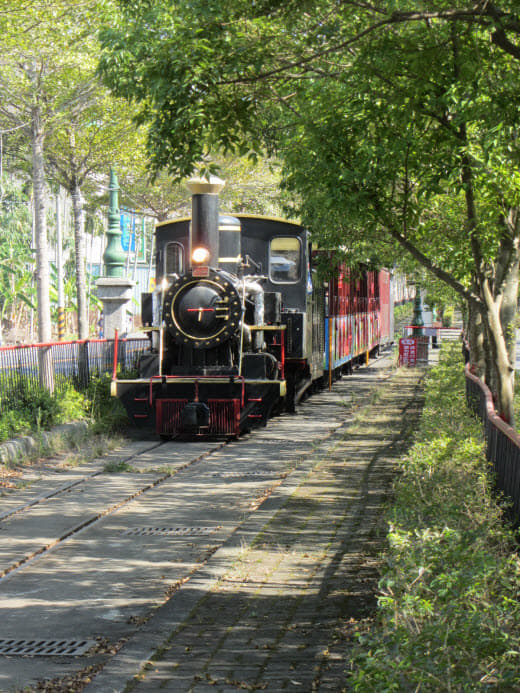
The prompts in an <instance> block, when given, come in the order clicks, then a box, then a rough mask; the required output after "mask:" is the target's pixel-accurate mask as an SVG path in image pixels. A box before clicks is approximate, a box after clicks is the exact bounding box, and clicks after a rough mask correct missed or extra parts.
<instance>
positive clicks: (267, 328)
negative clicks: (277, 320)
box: [248, 325, 287, 332]
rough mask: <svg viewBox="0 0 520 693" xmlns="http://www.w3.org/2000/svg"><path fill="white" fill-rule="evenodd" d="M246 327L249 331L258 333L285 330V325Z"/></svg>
mask: <svg viewBox="0 0 520 693" xmlns="http://www.w3.org/2000/svg"><path fill="white" fill-rule="evenodd" d="M248 327H249V329H250V330H258V331H259V332H269V331H271V332H275V331H277V330H278V331H280V330H286V329H287V325H248Z"/></svg>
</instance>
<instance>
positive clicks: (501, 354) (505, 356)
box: [481, 279, 515, 426]
mask: <svg viewBox="0 0 520 693" xmlns="http://www.w3.org/2000/svg"><path fill="white" fill-rule="evenodd" d="M481 288H482V298H483V310H482V317H483V319H484V322H485V325H486V333H487V342H488V346H489V349H490V352H491V358H492V363H493V368H492V371H493V372H492V373H488V374H487V377H486V382H487V383H488V385H489V384H490V383H489V381H490V380H491V381H492V386H491V389H492V391H494V393H495V395H496V404H497V408H498V414H499V415H500V416H501V417H502V418H503V419H504V420H505V421H507V422H508V423H509V424H510V425H511V426H514V425H515V416H514V401H513V395H514V387H513V385H514V369H513V367H512V365H511V362H510V359H509V353H508V349H507V343H506V336H505V331H504V329H503V327H502V323H501V322H500V311H501V307H502V303H503V294H502V293H498V295H497V296H493V292H492V290H491V286H490V281H489V279H485V280H484V281H483V283H482V287H481ZM506 329H507V327H506Z"/></svg>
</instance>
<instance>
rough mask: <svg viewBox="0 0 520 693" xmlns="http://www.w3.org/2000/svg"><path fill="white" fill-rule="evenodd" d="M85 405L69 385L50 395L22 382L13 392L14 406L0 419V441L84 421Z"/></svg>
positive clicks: (42, 389) (82, 398) (78, 394)
mask: <svg viewBox="0 0 520 693" xmlns="http://www.w3.org/2000/svg"><path fill="white" fill-rule="evenodd" d="M86 405H87V403H86V401H85V398H84V396H83V395H81V394H80V393H79V392H77V391H76V390H75V389H74V388H73V387H72V385H65V386H64V387H62V388H61V389H60V391H59V392H55V393H54V394H52V395H51V394H50V393H49V392H48V391H47V390H45V389H44V388H41V387H38V386H35V385H34V384H29V383H23V384H22V385H21V386H20V388H19V390H18V393H17V398H16V407H14V408H12V409H8V410H7V411H5V412H4V413H3V414H2V415H1V416H0V442H3V441H5V440H9V439H10V438H14V437H16V436H20V435H24V434H28V433H31V431H39V430H47V429H49V428H52V426H56V425H57V424H60V423H66V422H67V421H73V420H78V419H82V418H85V415H86Z"/></svg>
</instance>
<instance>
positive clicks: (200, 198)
mask: <svg viewBox="0 0 520 693" xmlns="http://www.w3.org/2000/svg"><path fill="white" fill-rule="evenodd" d="M225 184H226V183H225V181H223V180H221V179H220V178H217V177H216V176H210V177H209V178H192V179H191V180H189V181H188V184H187V185H188V190H189V191H190V192H191V194H192V198H191V225H190V265H191V267H192V268H194V267H201V266H204V267H217V265H218V257H219V230H218V226H219V221H218V217H219V213H218V194H219V192H220V191H221V190H222V188H223V187H224V185H225Z"/></svg>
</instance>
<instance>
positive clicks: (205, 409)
mask: <svg viewBox="0 0 520 693" xmlns="http://www.w3.org/2000/svg"><path fill="white" fill-rule="evenodd" d="M188 185H189V188H190V191H191V192H192V195H193V197H192V217H191V219H187V218H186V219H179V220H175V221H170V222H165V223H161V224H159V225H158V226H157V228H156V249H157V255H156V288H155V291H154V292H153V293H149V294H143V297H142V321H143V326H144V329H145V330H146V331H147V332H148V335H149V338H150V348H149V350H148V351H147V352H146V353H144V354H143V355H142V357H141V359H140V362H139V367H138V368H139V374H138V378H136V379H134V380H122V379H115V380H114V382H113V394H115V395H116V396H117V397H119V398H120V399H121V400H122V402H123V404H124V405H125V407H126V409H127V411H128V414H129V416H130V417H131V418H132V419H133V420H134V421H135V423H136V424H141V425H145V426H151V427H154V428H155V431H156V432H157V433H158V434H159V435H160V436H163V437H172V438H173V437H178V436H183V435H188V436H190V437H192V436H194V435H195V436H200V435H208V436H238V435H239V434H240V433H241V432H243V431H245V430H248V429H250V428H251V427H252V426H254V425H258V424H265V422H266V421H267V419H268V418H269V416H270V415H271V414H272V413H273V412H274V411H275V410H278V409H282V408H285V409H287V410H289V411H291V410H293V409H294V406H295V402H296V401H297V400H298V398H299V397H300V396H301V394H302V393H303V392H304V391H305V390H306V389H307V388H309V387H314V386H316V385H322V384H323V383H324V382H325V381H326V377H327V373H328V374H329V379H332V378H333V377H335V375H336V374H337V373H338V372H339V371H341V370H344V369H346V368H349V367H350V366H351V364H352V362H353V361H354V360H355V359H356V358H360V357H361V358H365V357H368V353H369V352H370V351H373V350H374V349H377V346H378V345H379V342H380V337H381V334H380V332H381V330H380V319H379V311H380V305H379V301H377V302H374V301H373V302H372V306H371V308H372V312H371V313H370V314H369V310H368V309H369V306H368V299H367V303H366V305H364V307H363V311H364V312H363V315H362V314H361V313H360V314H359V315H354V314H353V313H352V310H351V309H352V308H353V307H354V305H356V307H359V306H360V305H361V304H360V303H359V302H356V301H354V300H352V301H351V305H350V306H348V305H347V303H348V301H347V303H344V302H341V303H342V307H341V309H340V310H342V311H346V310H350V313H345V315H339V313H338V315H336V316H334V317H332V316H331V315H329V313H330V310H329V308H331V307H332V304H333V303H334V301H333V300H332V297H331V296H330V295H329V294H330V291H331V290H332V289H331V287H332V286H333V285H334V282H333V283H331V285H330V286H329V294H328V293H327V291H326V288H325V287H324V286H323V285H322V286H320V287H315V286H314V285H313V273H312V269H311V246H310V242H309V239H308V236H307V231H306V230H305V229H304V228H303V227H301V226H300V225H298V224H295V223H291V222H288V221H284V220H280V219H272V218H266V217H259V216H251V215H244V214H237V215H236V216H222V215H219V203H218V193H219V192H220V189H221V188H222V185H223V183H222V181H219V180H218V179H217V180H216V181H214V182H213V181H212V182H208V181H206V180H192V181H190V182H189V184H188ZM372 274H373V275H374V276H376V274H375V273H372ZM345 276H346V275H345ZM335 282H336V285H338V280H337V279H336V280H335ZM357 282H358V284H359V280H357ZM346 283H347V282H343V285H346ZM376 284H377V282H376ZM376 284H374V282H372V285H373V287H375V285H376ZM368 285H369V282H364V283H363V287H365V293H366V290H367V289H368ZM349 286H350V283H349ZM377 286H378V287H379V284H377ZM359 290H361V291H362V289H359ZM343 291H344V290H343ZM373 291H374V292H375V293H377V294H379V290H378V289H377V291H376V289H374V288H373ZM336 293H337V292H336ZM347 293H348V292H347ZM352 298H353V297H352ZM374 298H375V296H374ZM378 298H379V296H378ZM336 303H338V302H337V301H336ZM376 303H377V305H376ZM338 306H339V303H338ZM347 323H348V325H347ZM349 329H350V337H351V338H350V340H348V332H349ZM356 330H357V332H358V335H357V337H356ZM352 337H353V339H352ZM348 350H350V353H346V351H348Z"/></svg>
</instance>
